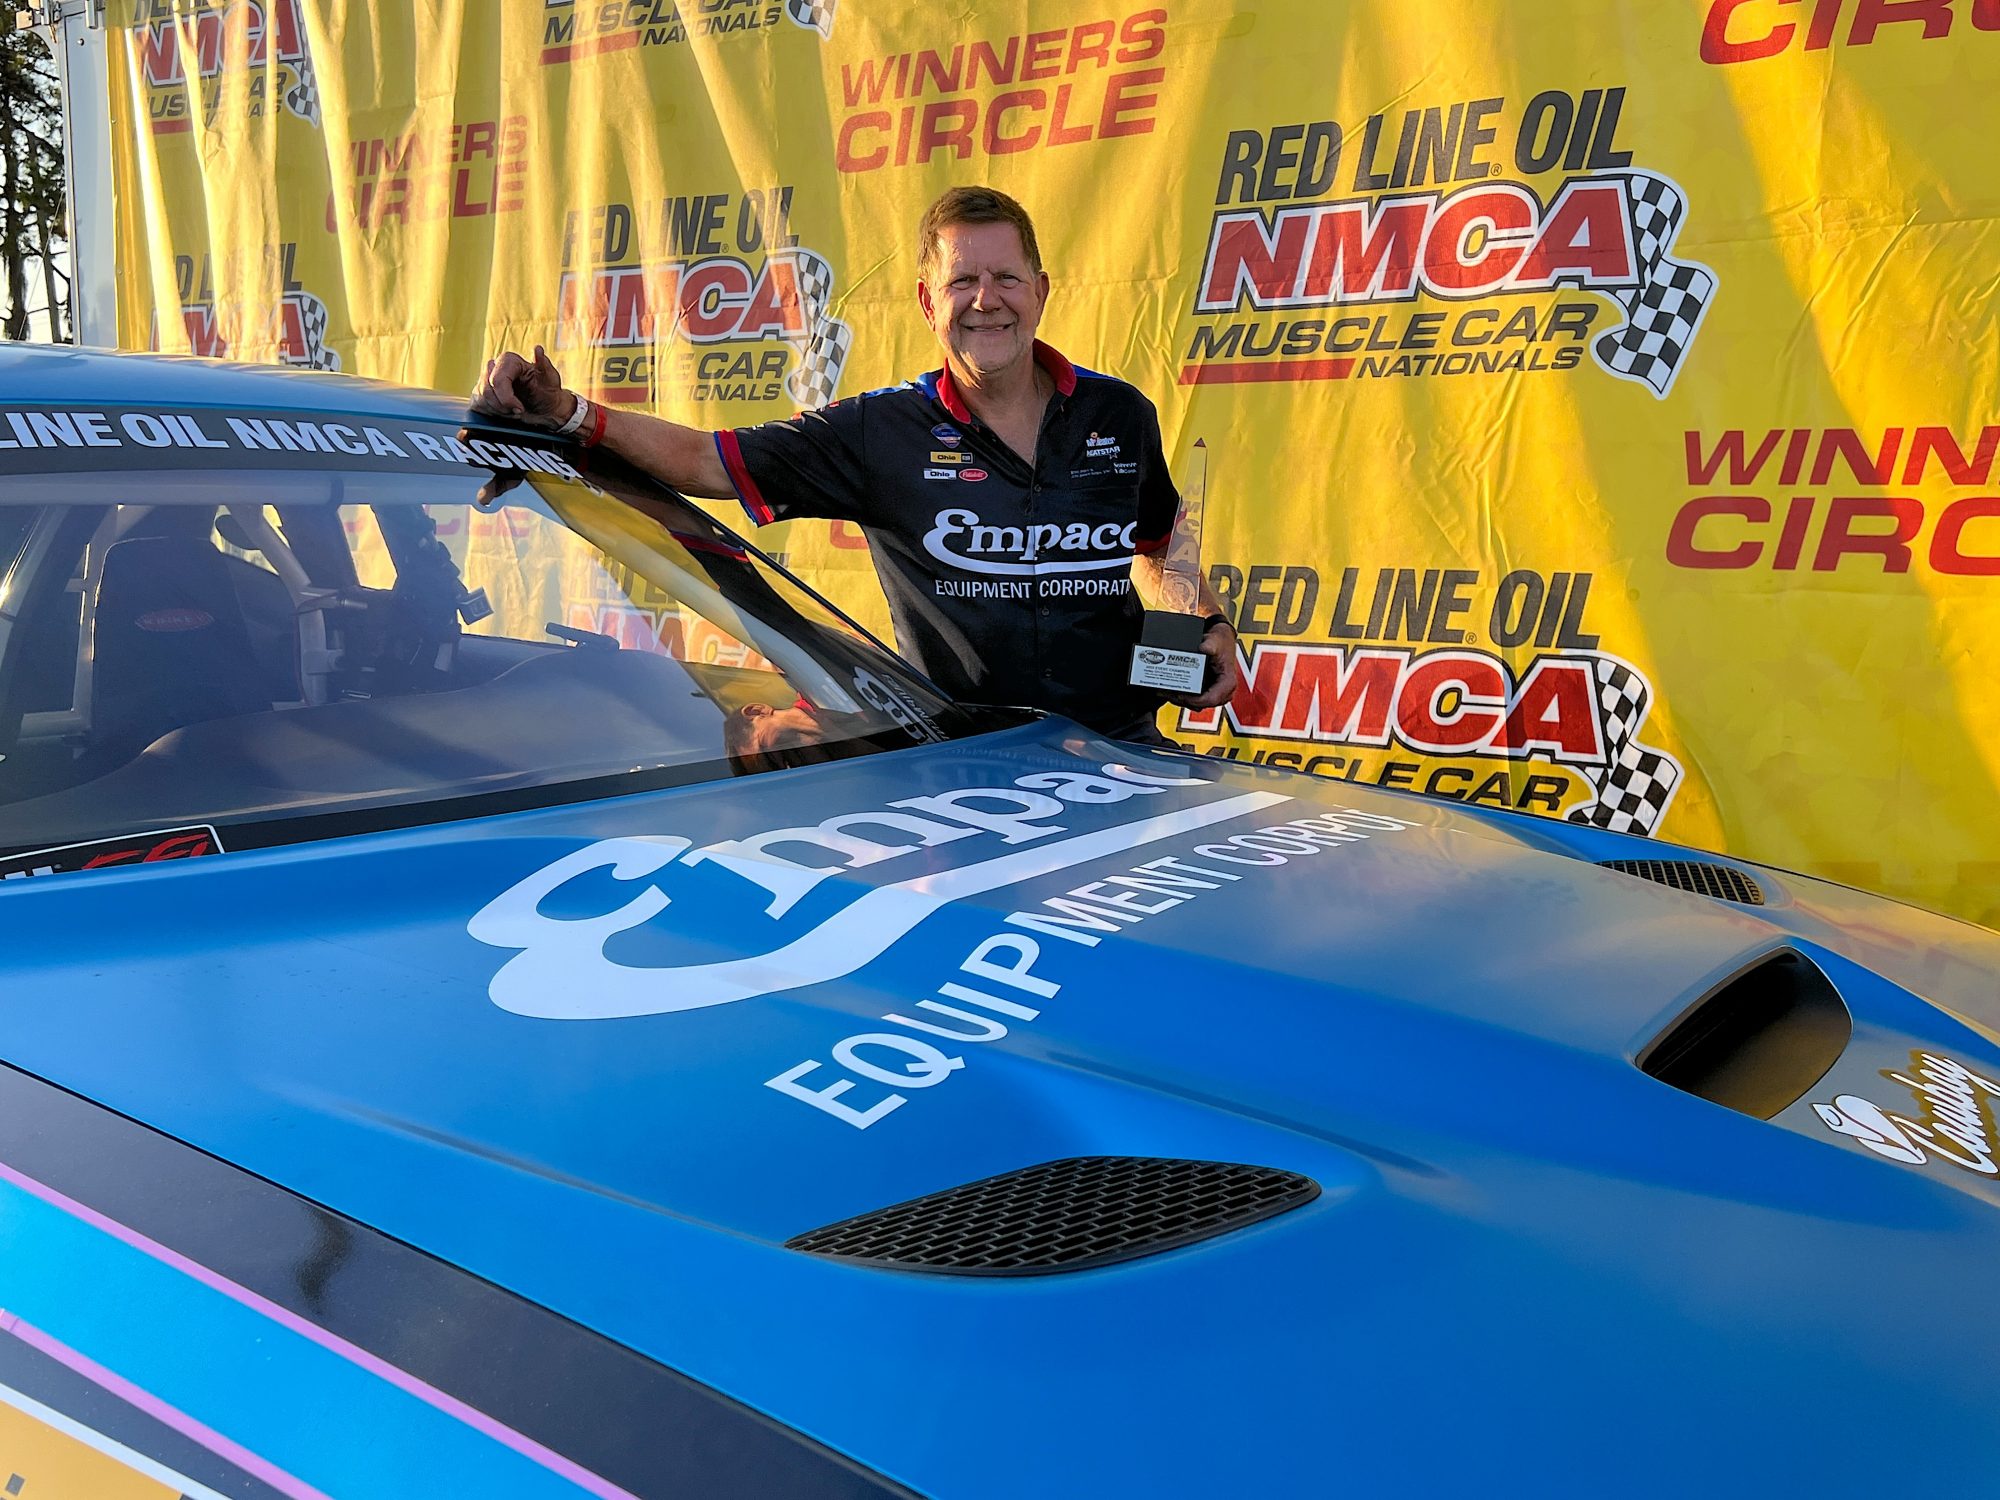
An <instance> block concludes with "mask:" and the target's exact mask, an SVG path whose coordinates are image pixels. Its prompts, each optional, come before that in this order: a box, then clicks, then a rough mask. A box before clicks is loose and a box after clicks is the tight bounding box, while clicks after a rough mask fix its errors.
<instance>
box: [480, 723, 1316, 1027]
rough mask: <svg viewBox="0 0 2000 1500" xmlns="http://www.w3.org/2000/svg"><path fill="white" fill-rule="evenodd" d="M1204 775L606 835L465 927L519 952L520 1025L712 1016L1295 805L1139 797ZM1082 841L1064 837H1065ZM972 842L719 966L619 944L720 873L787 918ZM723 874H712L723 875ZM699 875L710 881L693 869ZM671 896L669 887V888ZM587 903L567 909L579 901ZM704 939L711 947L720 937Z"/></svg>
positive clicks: (1039, 786) (1040, 784)
mask: <svg viewBox="0 0 2000 1500" xmlns="http://www.w3.org/2000/svg"><path fill="white" fill-rule="evenodd" d="M1208 784H1209V782H1208V778H1206V777H1201V776H1174V775H1161V774H1156V773H1153V772H1148V771H1139V770H1135V769H1134V768H1132V767H1130V766H1127V765H1122V764H1119V763H1116V762H1112V763H1107V764H1103V765H1099V766H1094V767H1090V768H1088V769H1078V770H1074V771H1068V770H1065V771H1038V772H1034V773H1032V774H1030V775H1026V776H1018V777H1016V778H1015V779H1014V781H1013V783H1012V784H1011V785H1008V786H997V787H965V788H960V789H958V790H955V791H948V792H943V793H939V794H937V795H935V796H928V797H906V798H903V799H901V800H900V801H896V802H892V803H890V804H889V805H888V806H887V807H880V808H873V809H867V810H863V811H858V812H848V813H840V814H837V815H836V816H834V817H830V818H825V819H822V820H821V821H820V822H818V823H814V824H807V825H794V826H791V827H785V828H774V829H769V830H767V831H765V832H762V833H756V834H752V835H750V836H749V837H747V838H741V839H728V840H724V841H721V842H718V843H713V844H705V845H703V846H701V847H700V848H696V847H695V846H694V844H693V842H692V841H691V840H689V839H685V838H681V837H679V836H677V835H671V834H662V835H642V836H639V837H634V838H618V839H604V840H602V841H600V842H598V843H595V844H590V845H587V846H585V847H584V848H582V849H578V850H577V851H576V852H574V853H573V854H569V855H566V856H564V857H563V858H561V859H559V860H556V861H555V862H554V863H553V864H550V865H546V866H544V867H543V868H542V869H540V870H537V871H536V872H535V873H534V874H532V875H529V876H528V877H526V878H525V879H523V880H520V881H518V882H516V883H515V884H514V885H512V886H510V887H509V888H508V889H507V890H505V891H503V892H501V894H500V895H498V896H496V897H494V899H493V900H491V901H489V902H488V903H487V904H486V905H485V906H484V907H483V908H481V909H480V911H479V912H478V913H477V914H476V915H475V916H474V917H473V918H472V920H471V921H470V922H468V923H467V924H466V931H467V932H468V933H469V934H470V935H471V936H472V937H474V938H476V939H478V940H479V941H480V942H482V943H486V944H488V945H489V946H491V947H495V948H511V949H514V950H517V951H516V952H515V954H514V956H513V957H512V958H510V959H508V960H507V961H506V963H504V964H502V965H501V967H500V970H499V972H498V973H496V974H495V975H494V976H493V979H492V982H491V984H490V985H489V986H488V988H487V993H488V995H489V996H490V997H491V998H492V1000H493V1003H494V1004H495V1005H498V1006H499V1007H500V1008H501V1009H503V1010H509V1011H513V1012H514V1013H515V1014H517V1015H524V1016H538V1017H542V1018H544V1019H548V1020H570V1021H593V1020H610V1019H614V1018H619V1017H628V1016H646V1015H662V1014H665V1013H667V1012H670V1011H682V1010H701V1009H705V1008H706V1007H708V1006H712V1005H726V1004H729V1003H730V1002H732V1001H736V1000H749V999H754V998H756V997H757V996H760V995H769V994H774V993H777V992H779V991H782V990H789V989H797V988H799V987H800V986H803V985H810V984H819V983H823V982H824V981H826V980H829V979H838V978H840V977H842V976H843V975H847V974H851V973H853V972H854V971H855V970H856V969H858V968H860V967H862V965H864V964H866V963H869V962H871V961H873V960H874V959H876V958H878V957H880V956H881V955H882V954H883V953H885V952H886V951H888V949H889V948H890V947H891V946H892V945H893V944H894V943H895V942H896V941H897V940H898V939H900V938H901V937H903V935H904V934H906V933H908V932H909V931H910V930H911V929H912V928H914V927H915V926H916V925H917V924H918V923H919V922H921V921H923V920H924V918H925V917H927V916H929V915H930V914H931V913H932V912H933V911H936V910H937V909H938V908H939V907H941V906H944V905H946V904H948V903H950V902H951V901H954V900H956V899H958V898H960V897H964V896H973V895H978V894H981V893H983V892H986V891H993V890H999V889H1002V888H1004V887H1006V886H1010V885H1016V884H1019V883H1020V882H1022V881H1026V880H1032V879H1035V878H1037V877H1039V876H1042V875H1047V874H1051V873H1053V872H1055V871H1058V870H1063V869H1067V868H1069V867H1071V866H1074V865H1080V864H1083V863H1085V862H1087V861H1090V860H1095V859H1101V858H1104V857H1105V856H1108V855H1114V854H1117V853H1120V852H1122V851H1124V850H1127V849H1134V848H1138V847H1140V846H1142V845H1145V844H1150V843H1153V842H1155V841H1157V840H1160V839H1167V838H1173V837H1175V836H1177V835H1179V834H1182V833H1186V832H1188V831H1190V830H1193V829H1197V828H1204V827H1207V826H1209V825H1210V824H1214V823H1221V822H1226V821H1227V820H1229V819H1231V818H1238V817H1243V816H1245V815H1247V814H1249V813H1253V812H1257V811H1259V810H1261V809H1263V808H1266V807H1269V806H1272V805H1273V804H1275V803H1280V802H1287V801H1289V800H1291V799H1290V798H1289V797H1287V796H1285V795H1283V794H1282V793H1277V792H1251V793H1246V794H1241V795H1237V796H1229V797H1222V798H1216V799H1213V800H1210V801H1206V802H1198V803H1196V804H1194V805H1193V806H1183V807H1179V808H1175V809H1173V810H1171V811H1166V812H1157V813H1155V812H1152V811H1151V807H1152V806H1154V805H1156V804H1150V803H1148V802H1146V801H1142V800H1141V799H1151V798H1155V797H1159V796H1162V795H1163V794H1165V793H1167V792H1168V791H1169V790H1171V789H1175V788H1185V787H1198V786H1205V785H1208ZM1125 802H1135V803H1138V805H1139V807H1142V808H1146V809H1147V811H1146V813H1145V815H1142V816H1140V817H1138V818H1134V819H1127V820H1126V821H1123V822H1118V823H1113V824H1111V825H1110V826H1109V827H1099V828H1095V829H1093V830H1092V831H1090V832H1087V833H1074V834H1072V833H1070V829H1069V826H1068V823H1067V821H1056V820H1058V819H1065V820H1066V819H1067V817H1068V816H1069V815H1071V814H1072V813H1074V812H1075V811H1076V810H1079V809H1082V808H1087V807H1092V808H1094V807H1104V806H1111V805H1116V804H1120V803H1125ZM1066 834H1067V835H1069V836H1068V837H1064V835H1066ZM963 840H974V841H976V842H975V843H974V844H972V845H971V846H970V847H973V848H977V849H979V850H980V852H981V854H982V855H983V857H982V858H979V859H976V860H973V861H971V862H968V863H966V864H961V865H958V866H955V867H954V868H952V869H949V870H945V871H942V872H939V871H936V870H935V869H932V870H929V871H927V872H925V873H923V874H920V875H917V876H914V877H912V878H910V879H907V880H903V881H900V882H897V883H896V884H893V885H881V886H875V887H873V888H870V889H867V890H864V891H863V892H862V893H861V895H859V896H858V897H857V898H855V899H854V900H853V901H851V902H849V903H848V904H847V905H845V906H843V907H841V908H839V909H838V910H836V911H834V912H833V913H832V914H830V915H829V916H827V917H825V918H823V919H822V920H820V921H819V922H817V923H816V924H814V925H813V926H812V927H810V928H809V929H807V930H806V931H804V932H802V933H799V934H798V935H796V936H793V937H791V938H790V939H789V940H788V941H785V942H783V943H782V944H781V945H780V946H777V947H774V948H772V949H770V950H769V951H766V952H758V953H749V954H745V955H744V956H742V957H736V958H725V959H717V960H713V961H711V962H707V963H693V964H656V965H645V966H636V965H630V964H625V963H620V962H619V961H618V960H617V959H615V958H613V957H612V956H610V954H608V953H607V952H606V945H607V944H609V943H611V942H612V941H613V940H614V939H616V938H618V937H620V935H622V934H624V933H628V932H631V931H633V930H634V929H636V928H640V927H644V926H645V925H646V924H648V923H651V922H653V920H654V919H655V918H657V917H659V916H660V915H661V914H662V913H663V912H666V911H667V910H668V909H669V908H670V907H671V906H672V905H673V904H674V896H673V895H671V894H669V890H670V889H671V887H672V886H673V885H674V884H675V883H677V882H679V881H684V880H690V879H692V880H696V881H700V880H703V879H710V878H713V874H714V873H715V872H716V871H719V872H721V873H722V874H724V875H726V876H729V877H733V879H734V880H735V881H736V882H739V883H738V884H736V885H734V886H733V888H732V889H731V891H730V895H731V896H737V895H738V893H739V892H740V894H741V896H742V897H744V898H748V899H749V900H752V901H754V900H756V899H758V898H759V897H761V900H762V907H761V910H762V913H763V915H764V916H765V917H767V918H772V919H781V918H783V917H784V916H785V914H786V913H787V912H789V911H791V910H792V909H793V907H795V906H796V905H797V904H798V902H799V901H800V899H801V898H803V897H804V896H806V895H807V894H808V893H809V892H811V891H812V890H813V889H814V888H815V887H817V886H818V885H819V884H820V883H821V882H823V881H825V880H827V879H828V878H829V877H831V876H834V875H839V874H844V873H846V872H849V871H854V870H864V869H870V868H872V867H873V866H876V865H879V864H885V863H888V862H891V861H893V860H896V859H899V858H901V857H902V856H904V855H907V854H912V853H915V852H916V851H917V850H919V849H934V848H938V847H940V846H943V845H946V844H957V843H959V842H961V841H963ZM711 867H712V868H711ZM695 872H700V873H698V874H697V873H695ZM606 874H608V875H609V876H610V877H611V878H612V879H614V880H617V881H623V882H630V883H632V884H633V886H634V888H635V892H636V893H635V894H634V895H633V896H632V898H631V899H630V900H629V901H627V902H625V903H624V904H623V905H622V906H619V907H617V908H616V909H614V910H611V911H606V912H603V913H601V914H599V915H593V916H556V915H552V914H551V913H550V912H547V911H544V910H543V908H544V906H547V905H557V906H560V905H562V904H563V901H562V899H561V898H558V893H559V892H562V891H564V888H565V887H568V886H571V884H572V882H577V883H579V885H581V883H583V882H585V881H586V880H588V879H589V878H590V877H593V876H594V877H595V878H596V879H597V880H599V881H601V880H602V879H603V877H604V876H605V875H606ZM663 887H666V888H663ZM576 895H577V892H576V891H575V890H572V891H571V892H570V893H569V896H568V899H569V902H570V904H572V905H573V904H574V901H575V899H576ZM700 936H701V937H702V938H703V939H704V940H706V941H708V942H713V941H714V938H715V934H714V933H713V932H712V931H705V932H703V933H701V934H700Z"/></svg>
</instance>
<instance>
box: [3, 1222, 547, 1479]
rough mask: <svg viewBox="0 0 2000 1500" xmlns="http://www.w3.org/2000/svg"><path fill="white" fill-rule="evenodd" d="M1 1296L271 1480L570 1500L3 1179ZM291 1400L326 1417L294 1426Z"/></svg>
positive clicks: (419, 1408) (312, 1348)
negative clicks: (309, 1396) (304, 1394)
mask: <svg viewBox="0 0 2000 1500" xmlns="http://www.w3.org/2000/svg"><path fill="white" fill-rule="evenodd" d="M0 1284H4V1285H5V1287H6V1299H7V1300H6V1310H7V1314H8V1316H9V1318H10V1320H12V1319H19V1320H23V1321H25V1322H26V1323H27V1324H28V1325H29V1326H30V1328H31V1329H33V1330H34V1331H36V1332H37V1333H39V1334H40V1335H45V1336H46V1337H47V1338H52V1339H54V1340H57V1341H59V1343H60V1344H62V1345H66V1346H68V1348H69V1349H70V1350H72V1351H82V1350H87V1351H88V1357H89V1358H90V1360H91V1361H92V1362H93V1363H94V1364H96V1365H98V1366H101V1367H103V1368H104V1369H106V1370H108V1371H109V1372H110V1373H111V1374H112V1375H113V1376H115V1377H116V1378H117V1379H118V1380H120V1381H124V1382H129V1383H130V1384H131V1385H132V1386H134V1387H137V1389H138V1390H139V1391H141V1392H143V1393H144V1394H145V1395H146V1396H147V1397H151V1398H153V1399H155V1400H158V1401H161V1402H164V1403H166V1405H167V1406H168V1407H170V1408H172V1409H173V1411H174V1412H175V1413H176V1414H177V1415H179V1416H183V1417H185V1418H187V1419H189V1420H191V1421H192V1422H195V1423H199V1424H200V1425H201V1426H202V1427H203V1428H206V1429H207V1430H208V1432H209V1433H211V1434H214V1435H216V1436H218V1437H220V1438H221V1439H222V1440H223V1441H224V1442H225V1443H227V1444H230V1445H233V1447H235V1448H237V1449H240V1450H243V1451H245V1452H247V1453H248V1454H249V1455H250V1456H251V1457H252V1458H253V1459H254V1460H261V1461H262V1462H264V1463H267V1464H270V1465H273V1466H274V1467H275V1468H276V1469H277V1471H278V1475H279V1476H281V1478H280V1482H283V1480H284V1479H292V1480H297V1481H299V1482H300V1483H302V1484H306V1485H310V1486H311V1487H312V1488H313V1489H315V1490H321V1491H324V1492H326V1493H327V1494H329V1495H389V1494H394V1495H398V1496H405V1495H406V1496H410V1497H418V1496H431V1497H438V1500H443V1497H447V1496H464V1497H466V1500H472V1497H476V1496H491V1495H508V1496H520V1497H521V1500H537V1497H542V1496H548V1497H558V1496H573V1495H575V1494H576V1493H577V1487H576V1486H575V1485H574V1484H573V1483H572V1482H571V1481H570V1480H569V1479H568V1478H565V1477H563V1476H562V1475H560V1474H558V1473H556V1472H553V1471H552V1470H551V1469H550V1468H548V1467H546V1466H544V1465H540V1464H537V1463H535V1462H533V1461H531V1460H530V1459H528V1458H526V1457H524V1456H523V1455H521V1454H520V1453H517V1452H514V1451H511V1450H510V1449H509V1448H507V1447H504V1446H502V1445H501V1444H499V1443H496V1442H494V1441H493V1440H492V1439H491V1438H489V1437H488V1436H487V1435H486V1434H485V1433H483V1432H481V1431H479V1430H477V1429H476V1428H475V1427H473V1426H470V1425H468V1424H466V1423H465V1422H462V1421H459V1420H457V1419H455V1418H454V1417H453V1416H451V1415H449V1414H448V1413H446V1412H444V1411H441V1410H440V1409H439V1408H438V1407H436V1406H434V1405H431V1404H427V1403H426V1402H424V1401H423V1400H421V1399H419V1398H418V1397H417V1396H415V1395H413V1394H411V1393H410V1392H408V1391H406V1390H403V1389H399V1388H398V1387H397V1386H395V1385H393V1384H390V1383H389V1382H387V1381H384V1380H382V1379H380V1378H378V1377H377V1376H376V1375H375V1374H374V1373H372V1372H371V1371H369V1370H368V1369H366V1368H364V1367H363V1366H362V1365H361V1364H359V1363H357V1362H356V1361H354V1360H351V1359H347V1358H344V1357H342V1356H341V1355H340V1354H339V1353H336V1352H334V1351H332V1350H329V1349H328V1348H325V1347H323V1346H321V1345H319V1344H316V1343H313V1342H311V1341H309V1340H308V1339H307V1338H305V1337H303V1336H302V1335H301V1334H299V1333H297V1332H295V1331H293V1330H291V1329H288V1328H286V1327H285V1326H283V1325H282V1324H280V1323H279V1322H277V1321H275V1320H274V1319H273V1318H271V1317H270V1316H267V1315H266V1314H265V1313H263V1312H261V1311H259V1310H258V1309H257V1308H255V1307H254V1306H251V1305H249V1304H248V1303H247V1302H246V1301H245V1300H243V1299H240V1298H236V1297H232V1296H230V1295H228V1294H227V1293H226V1292H224V1291H222V1290H219V1289H217V1288H216V1287H214V1286H211V1285H208V1284H205V1283H204V1282H203V1281H201V1280H198V1279H196V1278H195V1277H193V1276H191V1275H189V1274H188V1273H187V1272H186V1271H184V1270H182V1269H180V1268H178V1267H176V1266H174V1265H172V1264H170V1263H168V1262H167V1261H166V1260H165V1259H163V1258H161V1257H159V1256H154V1255H148V1254H147V1253H145V1252H144V1251H142V1250H141V1249H138V1248H135V1247H134V1246H133V1245H132V1244H131V1243H128V1242H126V1241H124V1240H121V1239H119V1238H117V1237H115V1236H114V1235H113V1234H111V1233H109V1232H107V1231H106V1230H104V1229H103V1228H100V1227H98V1226H96V1225H93V1224H91V1223H89V1222H87V1221H86V1220H85V1219H83V1218H82V1217H80V1216H79V1215H77V1214H75V1213H72V1212H67V1211H65V1209H64V1208H63V1207H61V1206H59V1205H58V1204H56V1203H54V1202H52V1201H50V1199H49V1198H48V1197H46V1196H42V1195H37V1194H34V1193H31V1192H30V1191H29V1190H27V1189H25V1188H23V1187H22V1186H19V1185H17V1184H15V1183H12V1182H0ZM15 1336H16V1337H19V1334H16V1335H15ZM301 1391H311V1392H312V1393H313V1399H314V1400H315V1401H316V1402H318V1403H320V1404H321V1407H322V1410H323V1412H324V1419H323V1420H320V1421H315V1422H303V1423H302V1422H301V1421H300V1420H299V1412H298V1409H297V1406H298V1401H299V1393H300V1392H301ZM253 1472H254V1471H253Z"/></svg>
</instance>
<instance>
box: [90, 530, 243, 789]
mask: <svg viewBox="0 0 2000 1500" xmlns="http://www.w3.org/2000/svg"><path fill="white" fill-rule="evenodd" d="M92 617H93V620H94V622H95V625H94V637H95V650H94V662H93V669H92V674H91V698H90V743H89V746H88V748H87V749H86V751H85V755H84V760H85V761H86V762H89V763H90V765H91V768H92V770H93V773H97V772H102V771H106V770H110V769H111V768H112V767H114V766H118V765H122V764H124V763H125V762H126V761H128V760H130V759H131V758H132V757H133V756H135V755H137V754H138V753H139V752H140V751H141V750H143V749H145V748H146V746H148V745H150V744H152V742H153V741H154V740H156V739H158V738H159V737H160V736H161V735H163V734H167V733H169V732H170V731H172V730H175V729H179V728H182V727H184V726H185V725H188V724H198V723H201V722H203V721H205V720H209V719H222V718H228V717H230V716H232V715H235V714H245V713H258V712H262V711H263V710H266V709H268V708H270V706H271V699H270V697H269V695H268V687H267V684H266V681H265V675H266V674H265V673H264V671H263V670H262V668H261V667H260V665H259V663H258V659H257V655H256V653H255V651H254V650H253V649H252V648H251V643H250V632H249V628H248V626H247V625H246V623H245V621H244V618H243V607H242V605H241V603H240V602H239V601H238V598H237V592H236V588H235V585H234V584H233V582H232V581H231V579H230V575H229V568H228V560H227V559H226V558H225V557H224V556H223V554H222V553H221V552H220V551H218V550H217V549H216V548H215V547H214V546H212V545H210V543H209V542H208V541H207V539H206V538H205V537H191V536H186V535H181V536H171V535H170V536H134V537H128V538H126V539H125V540H123V541H120V542H116V543H114V544H113V545H112V546H111V548H110V549H109V550H108V551H106V553H105V554H104V563H103V567H102V571H101V572H100V574H99V577H98V585H97V597H96V600H95V608H94V609H93V610H92Z"/></svg>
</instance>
